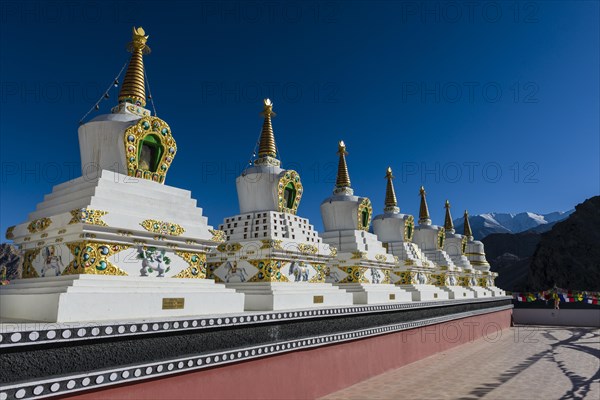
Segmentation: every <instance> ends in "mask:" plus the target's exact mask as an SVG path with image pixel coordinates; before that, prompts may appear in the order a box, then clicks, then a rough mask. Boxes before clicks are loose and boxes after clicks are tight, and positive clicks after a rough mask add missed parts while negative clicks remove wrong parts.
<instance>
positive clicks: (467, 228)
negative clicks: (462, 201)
mask: <svg viewBox="0 0 600 400" xmlns="http://www.w3.org/2000/svg"><path fill="white" fill-rule="evenodd" d="M464 219H465V230H464V232H463V235H464V236H466V237H467V238H472V237H473V231H472V230H471V224H470V223H469V212H468V211H467V210H465V216H464Z"/></svg>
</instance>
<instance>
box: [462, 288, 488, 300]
mask: <svg viewBox="0 0 600 400" xmlns="http://www.w3.org/2000/svg"><path fill="white" fill-rule="evenodd" d="M468 289H469V290H471V291H472V292H473V293H474V294H475V298H476V299H479V298H481V297H492V296H493V294H492V291H491V290H490V289H488V288H484V287H481V286H470V287H468Z"/></svg>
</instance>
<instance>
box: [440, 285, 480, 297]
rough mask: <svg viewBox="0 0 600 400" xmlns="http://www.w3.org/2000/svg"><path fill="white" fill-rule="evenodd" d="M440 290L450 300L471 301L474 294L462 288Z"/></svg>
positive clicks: (445, 287)
mask: <svg viewBox="0 0 600 400" xmlns="http://www.w3.org/2000/svg"><path fill="white" fill-rule="evenodd" d="M440 289H442V290H443V291H445V292H447V293H448V296H449V298H450V299H451V300H458V299H473V298H475V294H474V293H473V291H471V290H468V289H467V288H465V287H464V286H440Z"/></svg>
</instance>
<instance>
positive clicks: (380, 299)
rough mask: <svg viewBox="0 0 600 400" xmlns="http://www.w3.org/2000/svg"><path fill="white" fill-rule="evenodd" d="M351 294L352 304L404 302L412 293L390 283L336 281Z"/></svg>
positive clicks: (408, 299)
mask: <svg viewBox="0 0 600 400" xmlns="http://www.w3.org/2000/svg"><path fill="white" fill-rule="evenodd" d="M335 285H336V286H338V287H340V288H342V289H345V290H346V291H347V292H348V293H351V294H352V297H353V301H354V304H382V303H406V302H410V301H411V300H412V295H411V294H410V293H408V292H406V291H405V290H403V289H401V288H399V287H398V286H395V285H392V284H374V283H336V284H335Z"/></svg>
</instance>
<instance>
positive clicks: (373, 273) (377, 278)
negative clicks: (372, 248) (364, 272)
mask: <svg viewBox="0 0 600 400" xmlns="http://www.w3.org/2000/svg"><path fill="white" fill-rule="evenodd" d="M371 277H372V281H373V283H380V282H381V273H380V272H379V270H378V269H377V268H371Z"/></svg>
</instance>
